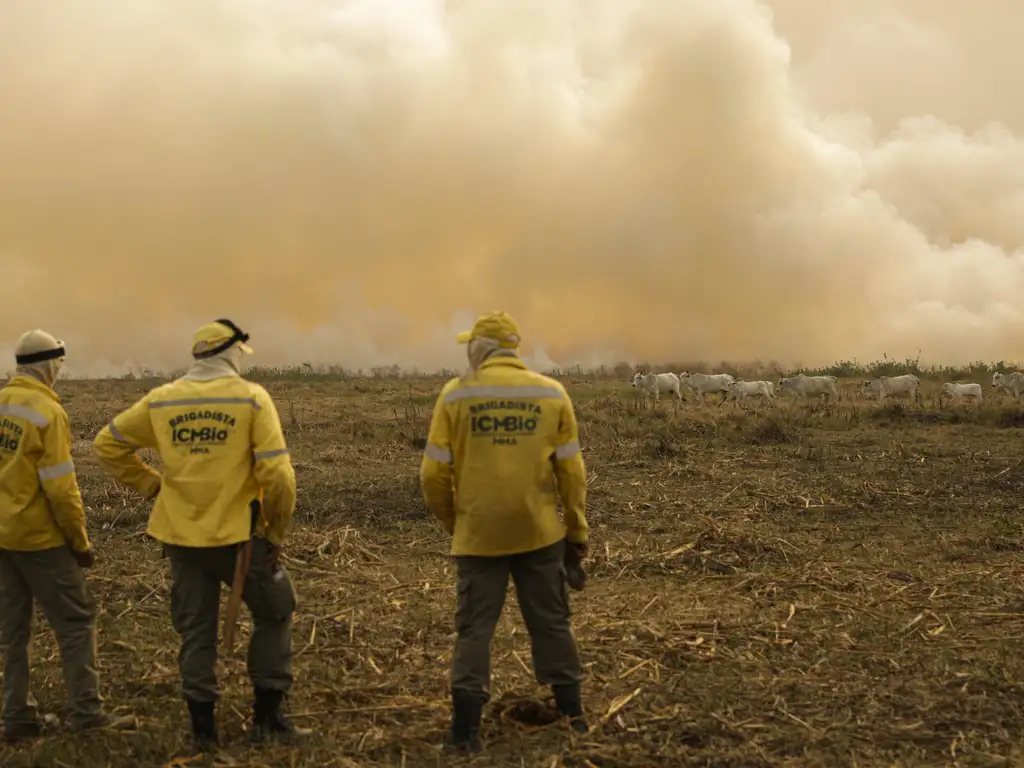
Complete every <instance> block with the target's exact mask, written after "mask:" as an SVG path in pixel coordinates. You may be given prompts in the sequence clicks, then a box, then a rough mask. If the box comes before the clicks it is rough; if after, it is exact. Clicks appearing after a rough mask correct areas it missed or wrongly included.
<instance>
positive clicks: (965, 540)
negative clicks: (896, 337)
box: [0, 377, 1024, 768]
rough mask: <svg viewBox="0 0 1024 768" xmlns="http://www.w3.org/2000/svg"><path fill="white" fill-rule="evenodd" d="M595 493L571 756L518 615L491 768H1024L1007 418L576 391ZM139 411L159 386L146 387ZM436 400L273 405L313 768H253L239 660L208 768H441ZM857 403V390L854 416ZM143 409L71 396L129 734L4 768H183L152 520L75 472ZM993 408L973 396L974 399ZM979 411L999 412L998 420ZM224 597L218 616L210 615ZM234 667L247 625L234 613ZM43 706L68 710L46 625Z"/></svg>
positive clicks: (131, 500) (1014, 450)
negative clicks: (433, 471)
mask: <svg viewBox="0 0 1024 768" xmlns="http://www.w3.org/2000/svg"><path fill="white" fill-rule="evenodd" d="M565 382H566V385H567V387H568V388H569V391H570V393H572V395H573V396H574V398H575V400H576V403H577V410H578V415H579V420H580V423H581V433H582V440H583V445H584V450H585V458H586V460H587V463H588V470H589V473H590V496H589V502H590V503H589V518H590V522H591V526H592V529H593V556H592V560H591V561H590V564H589V569H590V572H591V581H590V582H589V584H588V586H587V589H586V591H585V592H583V593H574V604H573V605H574V612H575V626H576V631H577V635H578V638H579V642H580V646H581V651H582V654H583V657H584V661H585V664H586V669H587V675H588V679H587V682H586V688H585V696H586V707H587V709H588V711H589V714H590V716H591V720H592V724H593V726H594V728H593V729H592V731H591V733H590V734H588V735H586V736H576V735H574V734H572V733H571V732H570V731H569V730H568V729H567V728H566V727H565V726H564V725H563V724H561V723H558V722H551V720H552V717H551V710H550V708H549V703H548V701H547V692H546V691H545V690H543V689H541V688H539V687H538V686H537V685H536V684H535V682H534V680H533V677H532V674H531V672H530V652H529V642H528V638H527V635H526V633H525V630H524V627H523V624H522V620H521V619H520V617H519V615H518V609H517V608H516V605H515V598H514V595H512V594H511V593H510V599H509V602H508V605H507V610H506V614H505V617H504V618H503V620H502V623H501V625H500V627H499V630H498V633H497V636H496V638H495V643H494V700H493V702H492V704H491V706H490V707H489V709H488V710H487V712H486V715H485V717H486V721H485V728H484V737H485V740H486V742H487V746H488V751H487V753H486V754H485V756H484V757H482V758H480V759H478V760H477V761H476V764H479V765H491V766H559V765H564V766H639V765H655V764H658V765H716V766H726V765H735V766H757V765H779V766H783V765H864V766H867V765H894V764H896V765H903V766H918V765H945V764H958V765H990V764H991V765H1004V764H1015V763H1016V761H1017V760H1020V759H1021V756H1020V755H1021V753H1020V748H1019V745H1020V744H1021V741H1022V734H1024V728H1022V704H1024V687H1022V684H1021V681H1022V679H1024V660H1022V655H1021V653H1020V649H1021V638H1022V636H1024V598H1022V595H1021V590H1022V586H1024V581H1022V570H1021V565H1022V562H1024V554H1022V547H1024V539H1022V536H1021V525H1020V516H1019V503H1020V499H1021V489H1022V487H1024V468H1022V464H1021V432H1020V427H1021V426H1022V425H1024V417H1022V415H1021V412H1020V411H1019V410H1018V409H1017V408H1015V407H1014V406H1013V405H1012V403H1007V402H1006V401H1003V402H1001V403H988V404H986V405H984V406H982V407H980V408H977V407H957V408H954V407H947V408H944V409H940V408H938V407H937V406H936V405H934V404H932V403H931V402H930V401H929V402H928V403H927V404H925V405H918V406H913V405H911V404H901V405H890V406H881V407H880V406H878V405H876V404H869V403H863V402H858V401H856V399H851V398H847V399H846V400H845V401H844V402H843V403H841V404H840V405H839V406H838V407H836V408H833V409H831V410H829V409H825V408H823V407H821V406H807V405H801V404H796V403H792V402H790V401H789V400H788V399H786V400H783V401H781V402H780V404H779V405H778V406H777V407H775V408H774V409H772V408H767V407H765V408H761V409H760V410H759V411H755V410H753V409H744V408H741V407H739V406H736V405H733V404H729V405H726V406H724V407H722V408H717V407H715V406H714V405H705V406H703V407H698V406H696V405H692V404H691V405H686V406H683V407H682V408H681V409H679V410H678V411H677V410H676V409H675V408H674V407H673V405H672V404H671V403H670V402H667V401H665V400H663V401H662V403H661V406H660V407H659V409H658V410H652V409H645V408H641V407H640V406H639V404H638V403H637V401H636V400H635V398H634V391H633V390H631V389H630V388H629V387H628V385H625V384H622V383H615V382H609V381H597V380H588V379H586V378H584V377H575V378H566V379H565ZM150 383H151V384H152V382H150ZM440 384H441V381H440V380H439V379H427V378H422V379H393V380H387V379H371V378H367V379H345V380H328V379H318V378H312V377H310V378H307V379H302V380H296V379H293V380H280V381H273V382H270V383H268V385H267V386H268V389H270V391H271V393H272V394H273V395H274V397H275V398H276V399H277V402H278V405H279V409H280V412H281V417H282V421H283V422H284V424H285V427H286V430H287V433H288V439H289V442H290V444H291V446H292V448H293V455H294V460H295V463H296V469H297V474H298V480H299V505H298V510H297V524H296V529H295V532H294V534H293V536H292V538H291V540H290V542H289V543H288V545H287V549H286V553H287V566H288V568H289V570H290V572H291V574H292V576H293V578H294V580H295V581H296V585H297V589H298V593H299V608H298V611H297V614H296V620H295V635H294V642H295V652H296V657H295V672H296V678H297V681H296V686H295V689H294V691H293V694H292V696H291V699H290V705H289V706H290V709H291V712H292V716H293V717H294V718H296V719H297V720H298V721H301V723H302V724H304V725H307V726H311V727H313V728H315V729H316V730H317V733H318V736H317V738H316V740H315V741H314V743H313V744H312V745H311V746H309V747H308V748H306V749H303V750H289V749H287V748H284V747H273V748H265V749H262V750H259V751H256V750H253V751H250V750H249V748H248V746H247V744H246V742H245V739H244V733H243V728H244V725H245V719H246V717H247V715H248V705H249V690H248V687H247V681H246V678H245V668H244V653H243V651H242V650H241V649H239V650H236V651H235V654H234V655H233V656H232V657H231V658H228V659H224V660H223V661H222V663H221V666H220V674H221V677H222V681H223V683H224V687H225V691H224V700H223V703H222V705H221V706H220V708H219V712H218V718H219V724H220V728H221V731H222V736H223V739H224V741H225V747H224V748H223V749H222V751H221V753H220V755H219V756H218V758H217V761H218V763H220V764H225V765H246V766H263V765H274V766H277V765H280V766H378V765H381V766H383V765H396V766H397V765H408V766H431V765H458V764H462V763H464V762H465V761H464V760H462V761H460V760H457V759H455V758H452V757H450V756H449V755H447V754H445V753H443V752H442V751H441V748H440V743H441V740H442V737H443V735H444V733H445V731H446V728H447V725H448V702H447V674H448V663H449V660H450V652H451V648H452V642H453V621H452V611H453V605H454V576H453V570H452V567H451V565H450V563H449V560H448V558H447V541H446V537H445V536H444V535H443V533H442V531H441V530H440V528H439V527H438V526H437V525H436V524H435V523H434V521H433V520H432V519H430V518H428V516H427V514H426V511H425V508H424V506H423V504H422V502H421V499H420V495H419V489H418V479H417V470H418V464H419V458H420V454H421V451H422V448H423V445H424V442H425V437H426V430H427V424H428V419H429V415H430V407H431V405H432V403H433V398H434V395H435V393H436V392H437V390H438V388H439V387H440ZM853 386H854V385H853V384H852V383H848V384H847V388H848V390H850V391H851V392H852V388H853ZM144 390H145V383H144V382H137V381H135V382H133V381H107V382H67V383H64V384H63V389H62V393H63V395H64V397H65V401H66V404H67V407H68V411H69V413H70V415H71V419H72V422H73V425H74V429H75V434H76V445H75V453H76V461H77V464H78V467H79V477H80V482H81V484H82V488H83V492H84V494H85V497H86V503H87V505H88V507H89V524H90V529H91V530H90V532H91V535H92V537H93V539H94V542H95V545H96V547H97V551H98V553H99V556H100V558H101V559H100V561H99V562H98V564H97V566H96V568H94V569H93V571H92V572H91V573H90V576H89V579H90V582H91V584H92V586H93V588H94V590H95V593H96V595H97V597H98V600H99V604H100V608H101V615H100V618H99V633H100V635H99V637H100V640H99V642H100V662H101V674H102V682H103V691H104V694H105V696H106V697H107V700H108V706H109V707H110V709H111V710H116V711H124V712H133V713H135V714H136V715H137V716H138V719H139V728H138V730H137V731H133V732H126V733H94V734H88V735H82V736H77V737H72V736H70V735H67V734H58V735H56V736H54V737H51V738H47V739H44V740H41V741H39V742H35V743H32V744H28V745H26V746H23V747H21V748H20V749H17V750H14V749H11V748H0V764H3V765H12V766H28V765H38V766H81V767H82V768H91V767H92V766H107V765H111V766H118V768H129V767H130V766H142V765H147V766H148V765H169V764H174V765H178V766H183V765H199V764H202V761H201V760H199V759H198V758H194V757H193V756H191V755H190V753H189V750H188V741H187V714H186V711H185V707H184V703H183V702H182V701H181V700H180V697H179V695H178V688H177V684H178V678H177V668H176V663H177V661H176V660H177V649H178V644H177V637H176V635H175V634H174V632H173V630H172V628H171V624H170V618H169V610H168V587H169V584H168V569H167V567H166V562H165V561H162V560H161V559H160V557H159V548H158V547H157V546H156V545H155V544H154V543H153V542H152V541H150V540H148V539H147V537H146V536H145V535H144V533H143V531H144V527H145V520H146V515H147V512H148V509H147V507H146V505H144V504H142V503H140V501H139V500H138V499H137V498H135V497H134V496H133V495H132V494H131V493H130V492H127V491H125V490H123V489H120V488H118V487H115V486H114V485H113V484H112V483H111V482H110V481H109V480H108V479H107V478H106V477H105V476H104V475H103V474H102V472H101V471H100V469H99V467H98V465H97V464H96V462H95V461H94V460H93V459H92V457H91V455H90V445H89V443H88V441H89V440H91V438H92V436H93V435H94V434H95V433H96V431H97V430H98V429H99V428H100V427H101V426H102V425H103V424H104V423H105V422H106V421H107V420H108V419H109V418H110V416H111V415H112V414H113V413H115V412H116V410H117V409H119V408H121V407H124V406H125V405H127V404H128V403H129V402H130V401H131V399H132V398H134V397H136V396H138V395H140V394H141V393H142V392H143V391H144ZM986 395H988V392H986ZM989 397H990V399H992V398H991V396H989ZM225 591H226V590H225ZM241 623H242V626H241V630H240V631H241V633H242V641H243V643H244V642H245V641H246V640H247V637H248V615H247V614H246V612H245V610H244V609H243V613H242V621H241ZM34 653H35V656H34V658H35V664H36V666H35V671H34V691H35V694H36V697H37V698H38V700H39V702H40V705H41V707H42V708H43V709H44V710H48V711H54V712H58V713H60V710H61V705H62V700H63V684H62V682H61V678H60V667H59V661H58V657H57V654H56V647H55V643H54V641H53V637H52V634H51V633H50V631H49V629H48V628H46V627H45V622H43V621H42V620H41V619H40V623H39V631H38V632H37V637H36V640H35V646H34Z"/></svg>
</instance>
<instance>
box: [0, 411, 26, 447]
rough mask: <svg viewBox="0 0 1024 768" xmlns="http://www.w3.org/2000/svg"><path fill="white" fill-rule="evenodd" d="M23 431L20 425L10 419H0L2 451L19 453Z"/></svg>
mask: <svg viewBox="0 0 1024 768" xmlns="http://www.w3.org/2000/svg"><path fill="white" fill-rule="evenodd" d="M22 434H23V431H22V429H21V427H20V426H19V425H18V424H15V423H14V422H13V421H10V420H9V419H0V450H4V451H10V452H11V453H17V452H18V446H19V445H20V444H21V436H22Z"/></svg>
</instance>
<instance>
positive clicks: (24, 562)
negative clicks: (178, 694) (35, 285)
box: [0, 330, 134, 741]
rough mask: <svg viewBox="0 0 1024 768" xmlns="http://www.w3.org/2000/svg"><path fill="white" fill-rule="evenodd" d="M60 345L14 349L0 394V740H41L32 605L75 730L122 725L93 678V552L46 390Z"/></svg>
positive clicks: (42, 336)
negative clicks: (89, 575)
mask: <svg viewBox="0 0 1024 768" xmlns="http://www.w3.org/2000/svg"><path fill="white" fill-rule="evenodd" d="M64 356H65V349H64V344H63V342H61V341H58V340H57V339H55V338H53V336H51V335H50V334H48V333H46V332H45V331H42V330H34V331H29V332H28V333H26V334H24V335H23V336H22V337H21V338H20V339H19V340H18V343H17V346H16V358H15V359H16V362H17V366H18V367H17V371H16V373H15V375H14V376H13V377H12V378H11V380H10V382H9V383H8V384H7V386H5V387H4V388H3V389H2V390H0V645H2V647H3V652H4V660H3V662H4V668H3V681H4V685H3V722H4V739H5V740H6V741H17V740H19V739H22V738H31V737H36V736H39V735H40V734H41V733H42V725H43V723H41V722H40V720H39V717H38V714H37V712H36V708H35V706H34V705H33V704H32V703H31V702H30V701H29V678H30V668H29V643H30V641H31V637H32V614H33V604H34V603H38V604H39V606H40V608H41V609H42V611H43V614H44V615H45V616H46V618H47V621H48V622H49V623H50V625H51V626H52V627H53V630H54V633H55V634H56V635H57V642H58V646H59V648H60V657H61V663H62V666H63V668H64V680H65V685H66V687H67V691H68V699H69V705H70V706H69V709H70V714H71V717H70V724H71V727H72V729H74V730H82V729H86V728H96V727H106V726H115V727H124V726H129V725H132V724H134V718H132V717H125V718H117V719H114V718H111V717H109V716H107V715H105V714H103V710H102V704H101V700H100V693H99V675H98V674H97V672H96V602H95V600H94V599H93V597H92V594H91V592H90V590H89V585H88V583H87V582H86V580H85V576H84V573H83V571H82V569H83V568H88V567H91V566H92V565H93V562H94V559H95V556H94V554H93V551H92V545H91V544H90V543H89V537H88V535H87V533H86V529H85V507H84V505H83V503H82V494H81V492H80V491H79V488H78V480H77V478H76V476H75V464H74V461H73V460H72V458H71V427H70V423H69V420H68V416H67V413H66V412H65V411H64V407H63V406H62V405H61V402H60V398H59V397H58V396H57V393H56V392H55V391H54V387H55V385H56V381H57V378H58V376H59V374H60V370H61V368H62V366H63V362H64Z"/></svg>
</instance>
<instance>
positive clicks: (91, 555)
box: [71, 547, 96, 568]
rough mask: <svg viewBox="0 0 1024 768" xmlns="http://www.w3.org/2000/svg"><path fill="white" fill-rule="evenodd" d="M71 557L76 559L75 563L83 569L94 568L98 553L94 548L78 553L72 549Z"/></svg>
mask: <svg viewBox="0 0 1024 768" xmlns="http://www.w3.org/2000/svg"><path fill="white" fill-rule="evenodd" d="M71 555H72V557H74V558H75V562H76V563H78V565H79V566H81V567H82V568H92V566H93V564H95V562H96V552H95V551H94V550H93V548H92V547H89V548H88V549H87V550H85V551H84V552H78V551H76V550H74V549H72V550H71Z"/></svg>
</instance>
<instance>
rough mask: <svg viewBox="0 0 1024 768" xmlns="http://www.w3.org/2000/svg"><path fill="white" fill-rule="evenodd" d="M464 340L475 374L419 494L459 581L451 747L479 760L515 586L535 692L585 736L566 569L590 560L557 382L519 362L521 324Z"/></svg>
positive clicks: (581, 492) (444, 417) (429, 461)
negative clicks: (497, 652) (500, 631)
mask: <svg viewBox="0 0 1024 768" xmlns="http://www.w3.org/2000/svg"><path fill="white" fill-rule="evenodd" d="M458 340H459V342H460V343H463V344H466V345H467V350H466V351H467V356H468V358H469V364H470V370H469V372H467V374H466V375H465V376H463V377H460V378H457V379H452V380H451V381H449V382H448V383H447V384H445V386H444V388H443V389H442V390H441V393H440V394H439V395H438V398H437V402H436V403H435V404H434V412H433V416H432V417H431V422H430V433H429V434H428V436H427V445H426V448H425V449H424V453H423V460H422V462H421V464H420V484H421V487H422V491H423V497H424V500H425V501H426V503H427V505H428V506H429V507H430V509H431V511H432V512H433V513H434V514H435V515H436V516H437V518H438V519H439V520H440V521H441V524H442V525H443V526H444V527H445V530H447V531H448V532H449V533H450V534H452V549H451V551H452V554H453V555H454V556H455V562H456V567H457V569H458V574H459V583H458V587H457V589H456V594H457V595H458V604H457V607H456V612H455V613H456V617H455V624H456V629H457V632H458V637H457V639H456V641H455V652H454V653H453V655H452V672H451V695H452V729H451V743H452V744H453V745H454V746H456V747H458V748H460V749H462V750H466V751H468V752H470V753H476V752H479V751H480V750H481V749H483V744H482V742H481V741H480V735H479V727H480V718H481V714H482V711H483V705H484V703H486V702H487V701H488V699H489V698H490V674H491V663H490V653H491V639H492V637H493V635H494V629H495V627H496V626H497V623H498V619H499V618H500V617H501V612H502V609H503V606H504V604H505V596H506V592H507V591H508V580H509V577H510V576H511V578H512V580H513V582H514V583H515V586H516V594H517V595H518V597H519V608H520V611H521V612H522V614H523V619H524V621H525V622H526V628H527V631H528V632H529V634H530V642H531V648H532V655H533V665H534V671H535V673H536V675H537V682H539V683H540V684H542V685H550V686H551V688H552V691H553V692H554V694H555V705H556V708H557V709H558V711H559V712H560V713H561V714H563V715H565V716H566V717H568V718H569V719H570V722H571V723H572V727H573V728H574V729H575V730H577V731H585V730H586V729H587V727H588V726H587V722H586V719H585V718H584V716H583V708H582V704H581V701H580V681H581V679H582V674H583V670H582V665H581V663H580V659H579V652H578V650H577V648H576V640H575V638H574V637H573V634H572V627H571V621H570V610H569V599H568V591H567V589H566V586H567V584H568V579H567V568H566V559H567V558H568V557H569V555H570V554H571V555H572V557H574V558H575V559H576V560H577V561H578V560H580V559H582V558H583V557H585V555H586V552H587V538H588V527H587V521H586V517H585V515H584V506H585V502H586V483H587V478H586V470H585V468H584V464H583V457H582V455H581V454H580V444H579V436H578V433H577V426H576V416H575V413H574V412H573V407H572V401H571V400H570V399H569V395H568V393H567V392H566V391H565V388H564V387H563V386H562V385H561V384H560V383H559V382H557V381H555V380H554V379H552V378H549V377H547V376H543V375H541V374H539V373H535V372H533V371H530V370H528V369H527V367H526V365H524V364H523V362H522V361H521V360H520V359H519V358H518V356H517V354H516V350H517V349H518V347H519V340H520V337H519V328H518V326H517V325H516V323H515V321H514V320H513V319H512V318H511V317H510V316H509V315H508V314H506V313H504V312H491V313H488V314H485V315H481V316H480V317H479V318H478V319H477V322H476V324H475V325H474V327H473V330H472V331H469V332H466V333H462V334H459V337H458ZM558 500H561V502H562V515H563V518H564V522H563V520H560V519H559V516H558V506H557V502H558ZM567 547H569V548H570V549H568V550H567Z"/></svg>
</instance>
